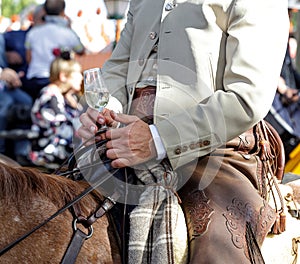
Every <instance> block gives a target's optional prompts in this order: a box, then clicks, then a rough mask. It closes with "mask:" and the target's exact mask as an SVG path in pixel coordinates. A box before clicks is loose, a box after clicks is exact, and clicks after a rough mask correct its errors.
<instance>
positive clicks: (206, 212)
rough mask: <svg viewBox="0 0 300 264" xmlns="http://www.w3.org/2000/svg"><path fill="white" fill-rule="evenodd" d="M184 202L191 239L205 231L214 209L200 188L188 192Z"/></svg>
mask: <svg viewBox="0 0 300 264" xmlns="http://www.w3.org/2000/svg"><path fill="white" fill-rule="evenodd" d="M184 203H185V206H184V209H185V211H186V216H187V217H186V219H187V226H188V229H189V234H190V240H193V239H194V238H196V237H198V236H200V235H202V234H204V233H205V231H206V230H207V228H208V225H209V223H210V220H211V219H210V216H211V214H212V213H213V211H214V210H213V209H212V208H211V207H210V206H209V199H208V198H207V197H206V196H205V193H204V192H203V191H200V190H196V191H194V192H192V193H191V194H189V195H188V197H187V199H186V200H185V202H184Z"/></svg>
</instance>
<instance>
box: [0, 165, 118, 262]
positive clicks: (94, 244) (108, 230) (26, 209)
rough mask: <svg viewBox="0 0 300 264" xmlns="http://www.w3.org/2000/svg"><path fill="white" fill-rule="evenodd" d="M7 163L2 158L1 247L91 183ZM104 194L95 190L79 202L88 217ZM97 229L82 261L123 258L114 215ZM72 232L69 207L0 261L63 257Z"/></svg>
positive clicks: (83, 251) (100, 221)
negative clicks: (113, 219) (114, 223)
mask: <svg viewBox="0 0 300 264" xmlns="http://www.w3.org/2000/svg"><path fill="white" fill-rule="evenodd" d="M6 161H7V160H6ZM6 163H7V162H3V161H2V162H1V163H0V230H1V236H0V249H2V248H4V247H5V246H7V245H8V244H9V243H11V242H13V241H15V240H16V239H18V238H19V237H20V236H22V235H23V234H25V233H26V232H28V231H30V230H32V229H33V228H35V227H36V226H38V225H39V224H40V223H41V222H43V221H44V220H45V219H48V218H49V216H51V215H53V214H54V213H55V212H57V211H58V210H59V209H60V208H62V207H63V206H64V205H65V204H66V203H68V202H69V201H72V200H73V199H74V197H76V196H77V195H78V194H80V193H81V192H83V191H84V190H85V189H86V188H87V186H88V184H87V183H86V182H84V181H73V180H71V179H69V178H66V177H63V176H59V175H55V174H46V173H43V172H41V171H39V170H37V169H35V168H27V167H18V166H11V164H6ZM8 163H9V162H8ZM102 200H103V196H102V195H101V194H99V193H98V192H97V191H95V190H94V191H93V192H92V193H90V194H88V195H87V196H85V197H84V198H83V199H81V200H80V201H79V202H78V203H76V207H77V210H79V211H80V212H81V213H82V214H83V215H84V216H86V217H88V216H89V215H90V214H92V213H93V212H94V211H95V208H97V207H98V206H99V203H101V201H102ZM93 231H94V232H93V235H92V237H91V238H89V239H87V240H85V241H84V243H83V246H82V248H81V250H80V252H79V254H78V256H77V260H76V263H77V264H81V263H82V264H86V263H93V264H94V263H95V264H97V263H121V257H120V248H119V242H118V240H117V236H116V231H115V228H114V225H113V223H112V221H111V219H110V217H109V215H107V214H104V215H103V217H101V218H99V219H98V220H97V221H96V222H94V224H93ZM72 235H73V215H72V212H71V210H65V211H64V212H63V213H61V214H59V215H58V216H57V217H55V218H54V219H52V220H51V221H49V222H48V223H46V224H45V225H44V226H42V227H40V228H39V229H37V230H36V231H35V232H33V233H32V234H31V235H30V236H28V237H26V238H25V239H24V240H22V241H20V242H19V243H17V244H16V245H15V246H14V247H12V248H10V249H9V250H8V251H6V252H5V253H4V254H3V255H2V256H1V257H0V263H1V264H2V263H3V264H4V263H5V264H6V263H20V261H21V262H22V263H31V264H34V263H50V262H51V263H61V260H62V258H63V256H64V254H65V252H66V250H67V247H68V245H69V243H70V241H71V238H72Z"/></svg>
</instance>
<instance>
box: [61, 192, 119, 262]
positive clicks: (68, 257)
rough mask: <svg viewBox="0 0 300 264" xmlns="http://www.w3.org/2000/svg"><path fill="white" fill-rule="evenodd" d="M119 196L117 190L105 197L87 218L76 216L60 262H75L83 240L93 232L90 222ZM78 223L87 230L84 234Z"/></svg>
mask: <svg viewBox="0 0 300 264" xmlns="http://www.w3.org/2000/svg"><path fill="white" fill-rule="evenodd" d="M119 197H120V194H119V192H117V191H115V192H114V193H113V194H112V196H111V197H106V198H105V200H104V201H103V203H102V204H101V206H100V207H99V208H98V209H97V210H96V212H95V213H93V214H92V215H91V216H90V217H89V218H87V219H86V218H82V217H80V216H78V218H76V219H75V220H74V225H73V228H74V232H73V237H72V239H71V241H70V243H69V246H68V248H67V250H66V252H65V254H64V257H63V259H62V261H61V263H60V264H73V263H75V261H76V259H77V256H78V254H79V252H80V249H81V247H82V245H83V243H84V241H85V240H87V239H89V238H90V237H91V236H92V234H93V228H92V224H93V223H95V222H96V221H97V220H98V219H99V218H101V217H102V216H103V215H105V214H106V213H107V212H108V211H109V210H110V209H111V208H112V207H113V206H114V205H115V204H116V202H115V201H116V200H117V199H118V198H119ZM77 223H80V224H82V225H83V226H84V227H85V228H87V229H88V230H89V233H88V234H86V233H84V232H82V231H81V230H80V229H78V228H77V227H76V224H77Z"/></svg>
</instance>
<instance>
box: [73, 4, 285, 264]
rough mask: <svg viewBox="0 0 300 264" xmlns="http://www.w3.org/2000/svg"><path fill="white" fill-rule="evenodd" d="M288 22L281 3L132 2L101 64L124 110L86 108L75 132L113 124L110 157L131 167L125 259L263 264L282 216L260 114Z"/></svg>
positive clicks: (269, 97)
mask: <svg viewBox="0 0 300 264" xmlns="http://www.w3.org/2000/svg"><path fill="white" fill-rule="evenodd" d="M288 27H289V21H288V14H287V2H286V1H281V0H275V1H274V0H264V1H260V0H254V1H248V0H225V1H224V0H222V1H220V0H203V1H194V0H186V1H176V0H174V1H153V0H132V1H130V6H129V10H128V13H127V22H126V25H125V28H124V30H123V31H122V34H121V38H120V40H119V41H118V43H117V45H116V47H115V49H114V50H113V53H112V55H111V57H110V58H109V59H108V60H107V61H106V62H105V64H104V65H103V69H102V70H103V73H104V76H105V83H106V85H107V87H108V89H109V90H110V93H111V95H112V96H114V97H115V98H117V99H118V100H119V101H120V102H121V104H122V106H123V109H124V113H126V114H116V113H114V112H112V111H110V110H109V109H105V110H104V111H103V112H101V113H99V112H98V111H97V110H94V109H92V108H88V109H87V111H86V112H85V113H83V114H82V115H81V117H80V120H81V123H82V126H81V127H80V128H79V130H78V133H79V135H80V136H81V137H82V139H83V140H88V139H89V138H92V139H93V140H97V138H98V137H96V138H95V134H97V132H98V128H99V126H101V125H103V124H106V125H108V126H111V129H108V130H106V131H105V134H103V136H104V137H105V138H106V139H107V140H108V142H107V143H106V148H107V149H106V156H107V157H108V158H109V159H111V166H112V167H114V168H130V170H133V171H134V177H135V179H136V181H135V182H134V181H133V182H132V183H131V182H130V183H131V184H128V185H126V186H127V188H128V189H127V190H125V191H124V193H125V194H126V197H125V198H124V197H122V196H121V198H124V200H123V201H124V204H125V205H127V204H128V203H131V204H134V205H135V207H134V208H133V210H132V211H130V212H129V222H126V224H125V225H123V227H125V230H128V229H126V228H128V227H129V238H128V244H126V241H123V242H124V243H125V246H124V247H123V249H124V250H123V252H124V253H125V257H124V263H130V264H132V263H134V264H140V263H193V264H194V263H197V264H207V263H214V264H219V263H220V264H221V263H222V264H223V263H244V264H246V263H264V261H263V256H262V255H261V253H260V246H261V245H262V243H263V240H264V238H265V236H266V235H267V233H268V232H269V230H270V228H271V226H272V225H273V223H274V222H275V219H276V214H275V212H274V210H273V209H272V208H271V207H270V206H269V205H268V202H267V201H266V200H265V197H264V193H265V192H266V191H267V190H266V188H265V186H262V185H261V184H262V182H266V181H267V180H268V179H267V178H266V177H268V176H267V174H264V173H262V172H261V170H260V168H262V166H263V162H264V159H263V156H260V153H259V152H260V151H263V150H264V149H262V148H261V146H260V145H259V143H263V144H266V143H265V142H266V141H265V140H264V135H263V134H262V133H260V132H261V130H262V126H263V127H265V126H264V125H263V124H264V123H263V122H262V121H261V120H262V119H263V118H264V117H265V116H266V114H267V112H268V111H269V109H270V107H271V104H272V101H273V97H274V95H275V92H276V87H277V80H278V77H279V74H280V69H281V66H282V62H283V58H284V53H285V49H286V41H287V38H288ZM266 32H268V34H266ZM118 122H120V123H121V124H120V126H118V127H117V126H116V125H117V123H118ZM114 127H115V128H114ZM93 136H94V138H93ZM86 176H87V177H88V176H89V175H86ZM124 177H125V178H124V180H125V181H127V179H128V177H126V175H125V176H124ZM87 180H88V179H87ZM124 185H125V184H124ZM120 187H122V184H120ZM137 190H140V192H138V191H137ZM177 191H178V192H177ZM138 194H140V195H138ZM176 194H178V196H177V195H176ZM178 197H180V199H178ZM180 202H181V203H180ZM181 208H183V212H184V214H185V219H186V223H187V228H186V227H185V225H181V223H182V222H181V219H182V217H181V215H182V214H181ZM121 223H122V220H121ZM186 234H188V235H187V236H186ZM187 237H188V248H187V243H185V241H186V240H185V239H187ZM123 245H124V244H123ZM187 251H189V254H188V256H187ZM127 253H128V255H127V256H126V254H127Z"/></svg>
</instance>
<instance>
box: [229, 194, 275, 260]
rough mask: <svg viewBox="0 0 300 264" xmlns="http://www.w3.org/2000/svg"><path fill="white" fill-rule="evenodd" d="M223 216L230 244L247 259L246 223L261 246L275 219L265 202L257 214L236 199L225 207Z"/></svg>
mask: <svg viewBox="0 0 300 264" xmlns="http://www.w3.org/2000/svg"><path fill="white" fill-rule="evenodd" d="M268 209H269V210H268ZM223 215H224V217H225V218H226V227H227V229H228V231H229V232H230V233H231V240H232V243H233V244H234V246H235V247H237V248H239V249H243V250H244V254H245V256H246V257H247V258H249V251H248V248H247V242H246V236H245V232H246V222H248V223H250V224H251V227H252V229H253V233H254V234H256V239H257V242H258V243H259V244H261V243H262V241H263V238H264V237H265V235H266V234H267V232H268V230H267V229H269V227H270V225H271V224H272V223H273V222H274V217H275V214H274V212H273V211H272V210H270V208H269V207H268V205H267V204H266V203H265V201H264V204H263V205H262V207H261V208H260V210H259V214H257V213H256V212H255V211H254V210H253V208H252V206H251V204H250V203H244V202H243V201H241V200H239V199H237V198H234V199H233V200H232V204H231V205H229V206H228V207H227V212H226V213H224V214H223Z"/></svg>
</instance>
